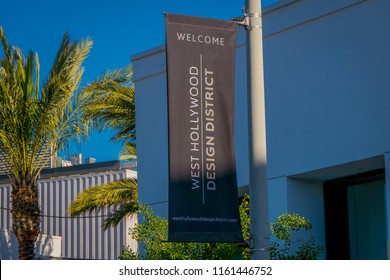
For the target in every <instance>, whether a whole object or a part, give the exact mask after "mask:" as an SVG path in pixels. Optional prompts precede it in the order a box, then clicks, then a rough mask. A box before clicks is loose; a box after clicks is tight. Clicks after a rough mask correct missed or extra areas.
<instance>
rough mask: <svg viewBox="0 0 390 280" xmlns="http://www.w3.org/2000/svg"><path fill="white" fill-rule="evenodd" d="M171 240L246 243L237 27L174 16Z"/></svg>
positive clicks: (170, 31)
mask: <svg viewBox="0 0 390 280" xmlns="http://www.w3.org/2000/svg"><path fill="white" fill-rule="evenodd" d="M166 47H167V48H166V51H167V75H168V117H169V122H168V123H169V238H168V239H169V241H185V242H241V241H242V233H241V226H240V218H239V211H238V195H237V179H236V164H235V156H234V145H233V122H234V120H233V115H234V69H235V47H236V24H235V23H234V22H230V21H221V20H214V19H205V18H197V17H188V16H181V15H171V14H167V15H166Z"/></svg>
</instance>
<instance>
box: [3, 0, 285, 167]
mask: <svg viewBox="0 0 390 280" xmlns="http://www.w3.org/2000/svg"><path fill="white" fill-rule="evenodd" d="M275 2H278V0H263V1H262V6H263V7H264V6H267V5H270V4H272V3H275ZM244 4H245V0H149V1H146V0H145V1H142V0H109V1H99V0H94V1H92V0H66V1H64V0H55V1H53V0H50V1H49V0H35V1H31V0H19V1H6V0H5V1H2V3H1V5H0V25H1V26H2V27H3V29H4V31H5V34H6V36H7V38H8V41H9V43H10V44H12V45H16V46H18V47H20V48H21V49H22V50H23V51H24V52H27V51H28V50H30V49H32V50H34V51H36V52H38V55H39V59H40V63H41V77H45V76H46V75H47V73H48V70H49V69H50V66H51V63H52V61H53V59H54V56H55V54H56V52H57V50H58V47H59V44H60V42H61V39H62V36H63V34H64V33H65V32H68V33H69V34H70V36H71V38H72V39H74V40H79V39H81V38H83V37H87V36H88V37H90V38H92V40H93V41H94V46H93V49H92V51H91V53H90V56H89V58H88V59H87V61H86V63H85V69H86V70H85V77H84V80H83V82H85V83H86V82H89V81H92V80H93V79H94V78H95V77H97V76H99V75H101V74H102V73H103V72H104V71H105V70H106V69H113V68H118V67H124V66H126V65H127V64H129V63H131V62H130V56H131V55H133V54H136V53H139V52H141V51H144V50H147V49H150V48H153V47H156V46H159V45H163V44H164V43H165V24H164V16H163V15H162V12H168V13H176V14H184V15H191V16H201V17H210V18H216V19H225V20H230V19H231V18H233V17H239V16H241V15H242V8H243V6H244ZM109 138H110V132H105V133H103V134H97V133H93V134H92V135H91V137H90V140H89V141H88V142H85V143H84V144H82V145H81V146H78V147H74V148H72V153H82V154H83V157H84V158H85V157H94V158H96V159H97V161H99V162H101V161H107V160H113V159H117V158H118V152H119V151H120V150H121V145H120V144H113V143H110V142H109Z"/></svg>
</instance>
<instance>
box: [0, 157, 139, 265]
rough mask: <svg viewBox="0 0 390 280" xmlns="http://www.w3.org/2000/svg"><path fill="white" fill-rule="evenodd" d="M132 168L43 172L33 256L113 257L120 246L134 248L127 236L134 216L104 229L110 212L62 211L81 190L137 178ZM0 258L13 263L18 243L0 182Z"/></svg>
mask: <svg viewBox="0 0 390 280" xmlns="http://www.w3.org/2000/svg"><path fill="white" fill-rule="evenodd" d="M134 167H135V166H132V165H123V164H122V165H121V163H120V162H119V161H111V162H102V163H93V164H83V165H77V166H69V167H61V168H53V169H44V170H43V171H42V173H41V179H40V180H39V184H38V188H39V194H40V200H39V203H40V206H41V215H42V219H41V235H40V237H39V238H38V242H37V245H36V255H37V257H38V258H63V259H92V260H95V259H118V257H119V255H120V253H121V250H122V248H123V246H130V248H132V249H133V250H134V251H137V250H138V245H137V242H136V241H134V240H133V239H132V238H131V237H130V236H129V233H128V230H129V228H131V227H133V226H134V224H135V223H136V222H137V217H136V215H134V216H133V217H128V218H126V219H124V220H123V221H122V222H121V223H120V224H119V225H118V226H116V227H112V228H109V229H107V230H104V229H103V227H102V226H103V224H104V220H105V219H106V218H107V215H108V214H109V213H111V212H112V211H113V210H114V209H103V210H100V211H94V212H92V213H90V214H85V215H83V216H80V217H76V218H70V217H69V216H68V215H67V213H66V210H67V208H68V207H69V205H70V203H71V202H72V201H73V200H74V199H75V198H76V196H77V195H78V194H79V193H80V192H81V191H83V190H85V189H87V188H90V187H93V186H98V185H103V184H107V183H109V182H113V181H118V180H121V179H127V178H137V172H136V171H135V170H134ZM0 179H1V180H0V205H1V208H0V259H17V258H18V242H17V240H16V237H15V236H14V235H13V234H12V230H11V229H12V220H11V213H10V209H11V202H10V196H11V186H10V184H9V183H8V180H7V178H6V177H5V176H3V177H1V178H0Z"/></svg>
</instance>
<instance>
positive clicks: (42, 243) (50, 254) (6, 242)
mask: <svg viewBox="0 0 390 280" xmlns="http://www.w3.org/2000/svg"><path fill="white" fill-rule="evenodd" d="M61 241H62V237H61V236H48V235H45V234H42V235H40V236H39V237H38V240H37V243H36V245H35V256H36V258H37V259H42V258H60V257H61V252H62V247H61ZM0 259H1V260H17V259H18V241H17V239H16V237H15V235H14V234H13V233H12V231H11V230H0Z"/></svg>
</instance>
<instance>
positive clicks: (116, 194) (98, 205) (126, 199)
mask: <svg viewBox="0 0 390 280" xmlns="http://www.w3.org/2000/svg"><path fill="white" fill-rule="evenodd" d="M124 204H131V205H136V206H137V207H138V192H137V180H136V179H132V178H130V179H122V180H119V181H115V182H110V183H108V184H106V185H101V186H95V187H92V188H89V189H86V190H84V191H83V192H81V193H80V194H79V195H78V196H77V197H76V199H75V200H74V201H72V203H71V205H70V206H69V208H68V210H67V211H68V213H69V215H70V216H71V217H75V216H79V215H81V214H84V213H88V212H89V213H90V212H92V211H94V210H99V209H102V208H104V207H110V206H119V205H124Z"/></svg>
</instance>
